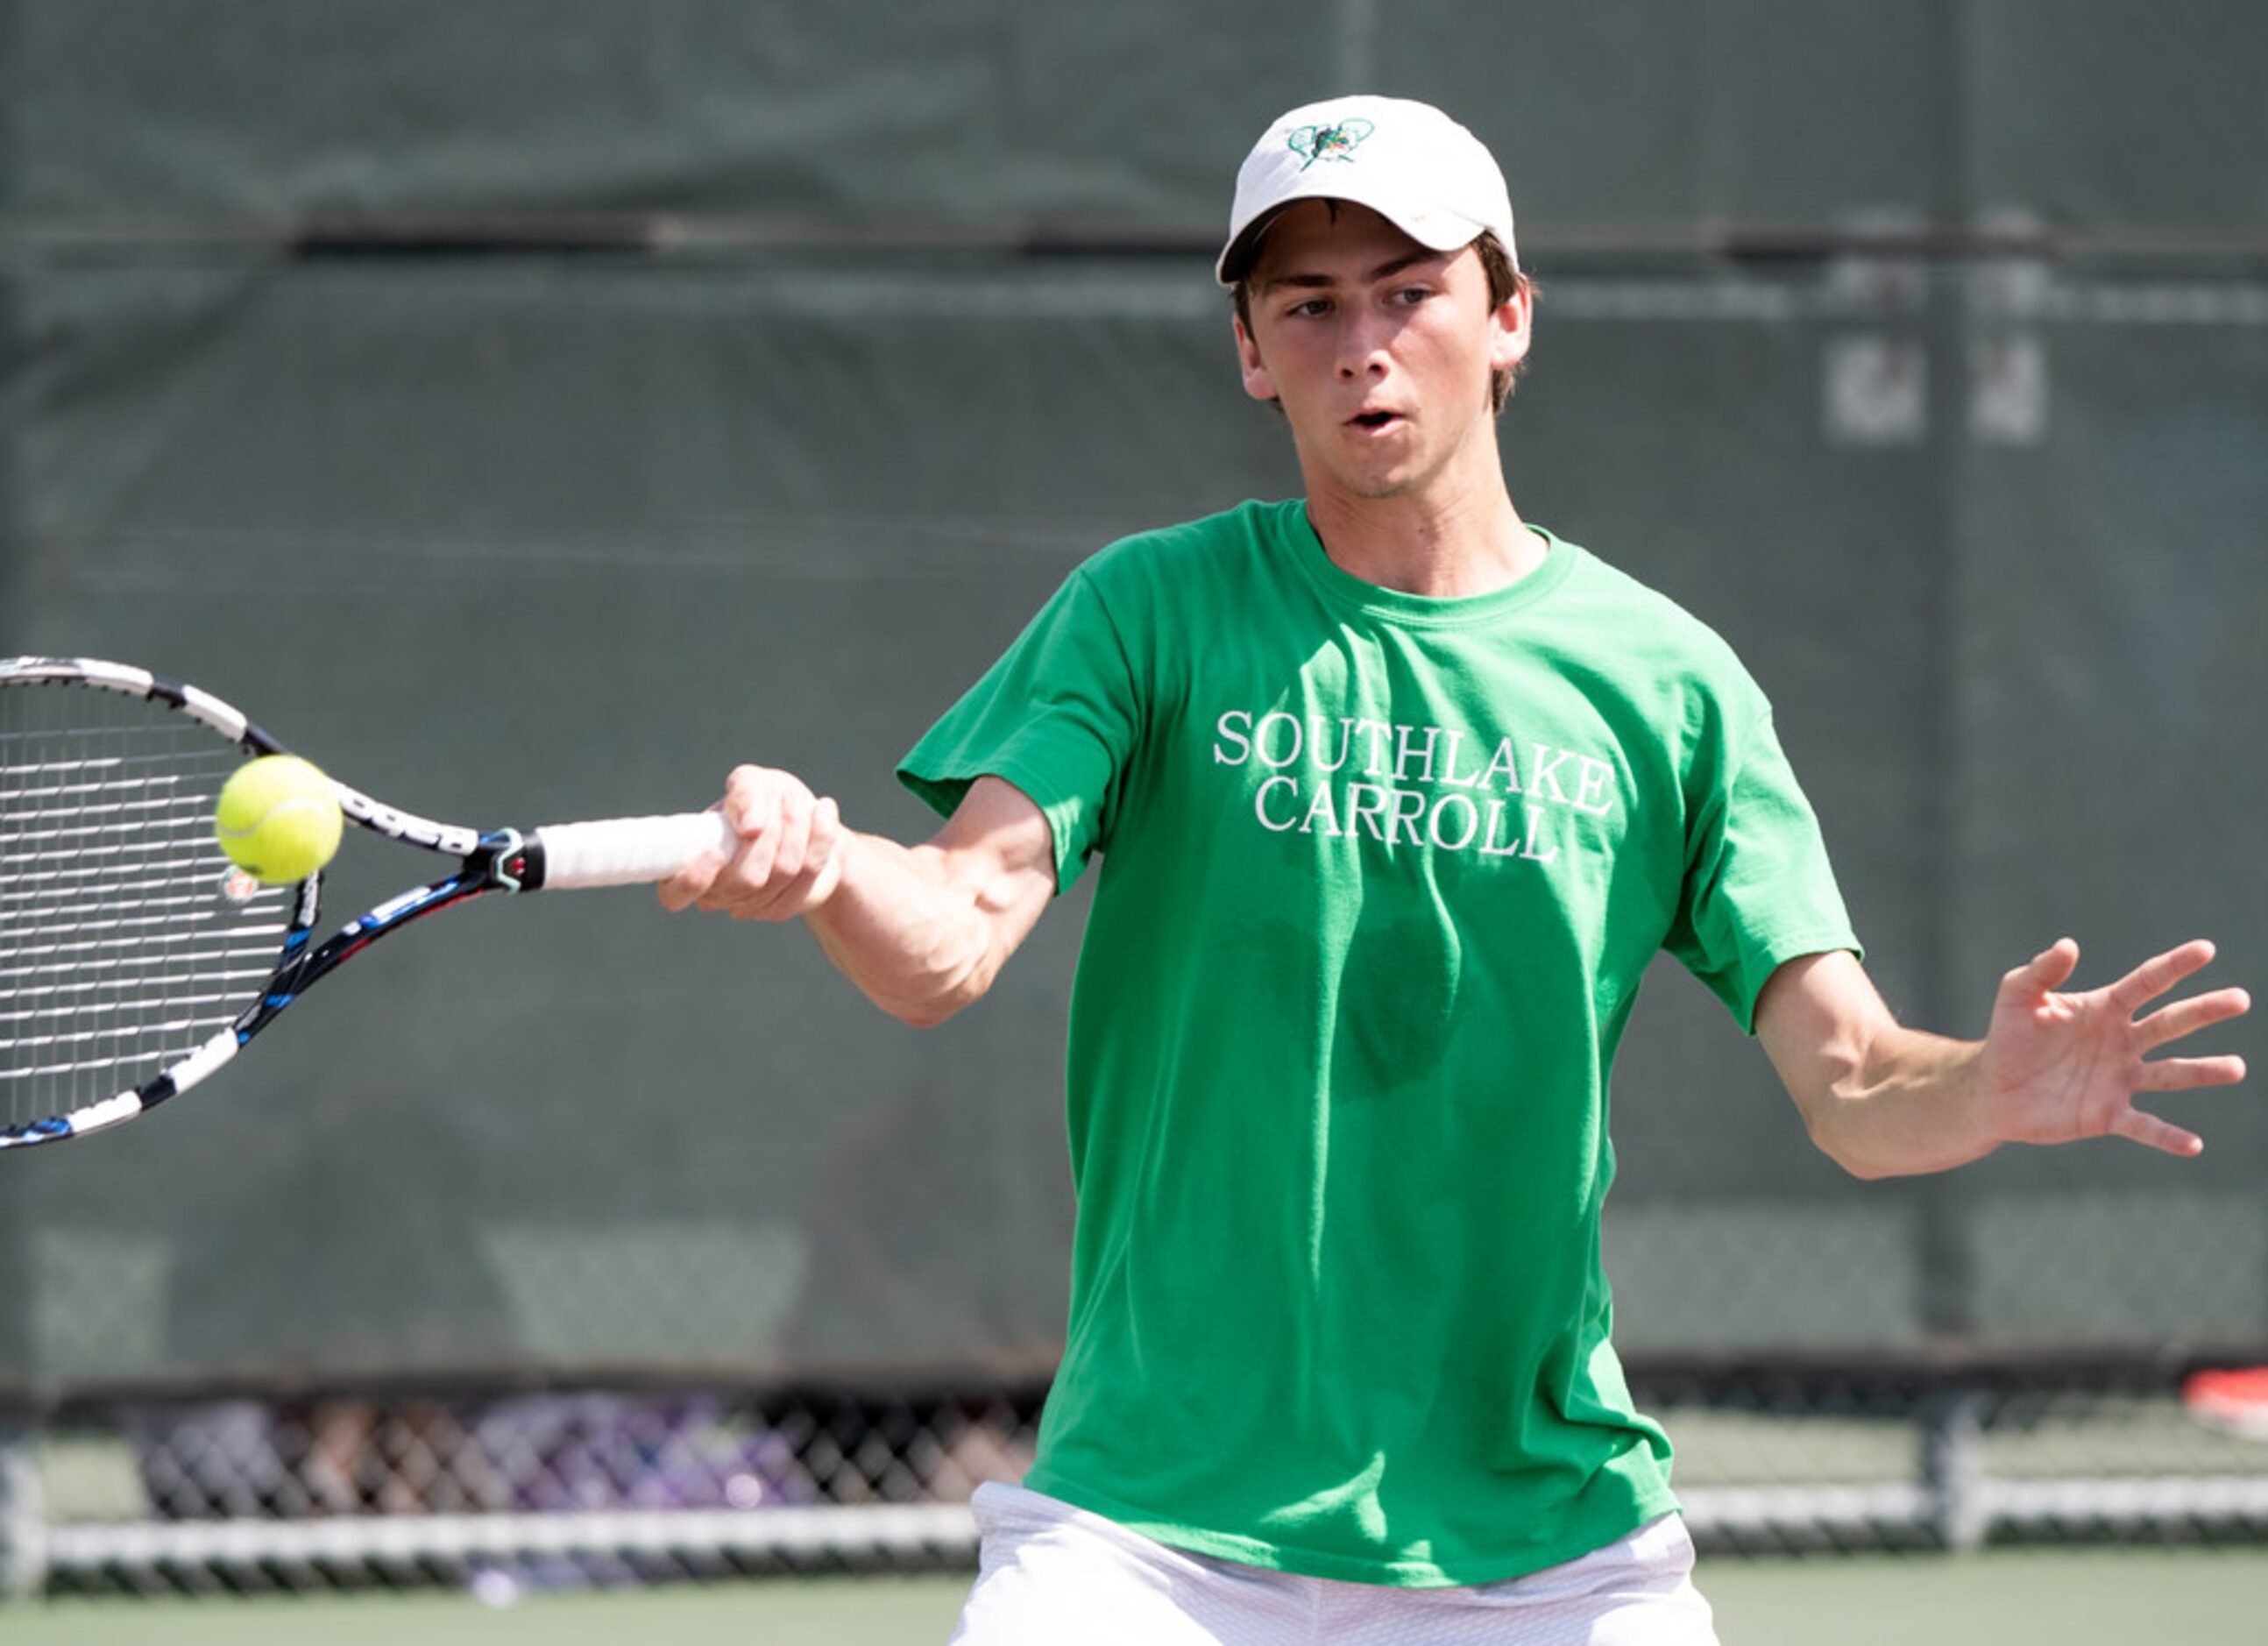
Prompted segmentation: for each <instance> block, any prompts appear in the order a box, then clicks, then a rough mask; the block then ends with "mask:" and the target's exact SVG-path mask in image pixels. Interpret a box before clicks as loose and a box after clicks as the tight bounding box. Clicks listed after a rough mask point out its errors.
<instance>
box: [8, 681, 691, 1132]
mask: <svg viewBox="0 0 2268 1646" xmlns="http://www.w3.org/2000/svg"><path fill="white" fill-rule="evenodd" d="M285 752H287V751H286V750H285V749H284V747H283V745H281V744H280V743H278V742H276V740H275V739H274V738H272V737H270V736H269V734H267V733H265V732H263V731H261V729H260V728H259V727H257V726H254V724H253V723H252V722H251V721H250V720H247V719H246V718H245V717H244V715H243V714H241V713H239V712H238V711H237V710H235V709H233V708H232V707H230V706H229V705H227V704H225V703H223V702H222V701H221V700H220V699H219V698H215V697H213V696H211V695H210V693H207V692H203V691H200V690H197V689H196V688H195V686H188V685H184V684H182V683H180V682H179V681H174V680H167V679H166V678H164V677H163V676H160V675H152V674H150V673H148V672H147V671H146V670H144V669H139V668H128V667H125V666H123V665H122V664H117V663H105V662H99V661H93V660H91V659H85V658H53V657H18V658H9V659H0V1092H4V1094H5V1107H4V1109H0V1149H10V1148H25V1147H26V1146H29V1145H33V1144H39V1143H54V1142H59V1141H61V1140H63V1139H65V1138H72V1137H78V1136H81V1135H83V1134H84V1133H88V1132H94V1131H99V1130H101V1129H102V1128H103V1127H105V1126H116V1125H117V1124H119V1123H120V1122H121V1121H124V1120H130V1119H132V1118H134V1117H135V1116H136V1115H139V1114H144V1113H146V1112H148V1111H150V1110H151V1109H154V1108H156V1107H157V1106H158V1104H159V1103H164V1102H165V1101H166V1099H167V1098H170V1097H176V1096H180V1094H181V1093H183V1092H185V1091H187V1090H188V1089H189V1088H190V1087H192V1086H195V1084H197V1082H198V1081H202V1080H204V1079H205V1078H206V1077H208V1076H209V1075H210V1074H212V1073H213V1072H214V1071H215V1070H216V1069H218V1068H220V1067H222V1066H223V1065H224V1064H225V1063H227V1062H228V1061H229V1060H230V1059H232V1058H234V1057H235V1056H236V1054H237V1053H238V1052H240V1051H241V1050H243V1048H244V1047H245V1045H246V1044H248V1043H249V1042H250V1041H251V1039H252V1037H254V1035H257V1034H258V1033H260V1031H261V1030H263V1029H265V1028H267V1027H268V1025H269V1024H270V1023H272V1022H275V1021H276V1018H277V1017H278V1016H280V1015H282V1014H283V1013H284V1010H285V1008H288V1007H290V1006H291V1003H292V1002H293V1001H294V1000H298V998H299V997H300V996H301V995H303V994H305V993H306V992H307V990H308V989H309V988H310V987H311V986H313V985H314V983H315V982H316V981H317V980H318V979H319V978H323V977H325V976H328V974H329V973H330V972H332V971H335V970H336V969H337V967H338V966H339V965H340V964H341V963H343V962H344V961H346V960H348V959H349V958H350V957H351V956H355V955H358V954H360V953H361V952H362V951H363V950H364V949H365V948H369V947H370V945H371V944H372V943H374V942H376V941H378V940H379V938H381V937H384V936H385V935H387V934H388V933H389V932H394V931H397V930H399V929H400V928H401V927H402V926H407V925H409V923H410V922H411V921H412V920H416V919H423V917H425V916H426V915H429V914H433V913H435V912H438V911H440V910H443V909H446V908H448V907H450V906H451V905H452V904H460V903H464V902H467V901H468V900H469V899H471V898H474V897H485V896H487V895H488V894H490V893H491V892H524V891H537V890H554V891H556V890H560V889H576V888H582V887H588V886H627V885H637V884H642V883H651V882H656V881H662V880H666V879H668V878H669V877H670V876H671V875H674V874H676V873H677V871H678V870H679V869H681V868H682V867H685V866H686V865H687V864H688V863H689V862H691V861H692V860H694V859H695V858H696V857H697V856H699V855H700V854H701V853H703V852H709V851H718V852H729V851H731V850H732V849H733V843H734V842H733V830H732V829H731V826H730V825H729V824H727V823H725V819H724V818H723V816H720V815H719V814H718V813H716V812H713V811H710V812H696V813H691V814H688V815H684V816H672V817H624V818H616V819H613V820H611V821H607V822H598V823H562V824H556V825H552V826H550V827H547V828H541V829H534V830H528V831H527V832H526V833H522V832H521V831H519V830H514V829H490V830H478V829H467V828H461V827H459V826H457V825H455V824H452V823H434V822H432V821H431V820H430V819H427V818H423V817H419V816H413V815H412V814H410V813H409V812H404V811H398V810H396V809H395V808H393V807H391V806H385V805H381V804H379V802H378V801H374V800H372V799H371V798H370V797H369V796H368V795H367V794H364V793H360V792H359V791H357V790H355V789H351V788H349V787H348V786H346V785H344V784H342V783H335V784H334V785H333V787H334V788H335V791H336V793H337V795H338V801H339V809H340V810H341V811H342V813H343V814H344V815H345V816H346V817H347V818H348V819H349V820H350V821H351V822H352V823H356V824H357V825H359V826H360V827H362V828H364V829H366V830H370V831H371V832H372V833H373V834H379V835H384V836H385V837H387V838H388V839H391V840H398V841H401V843H402V844H404V845H412V846H420V847H423V849H424V850H426V851H428V852H433V853H438V854H439V855H440V856H442V857H444V858H451V859H454V860H455V864H454V866H453V867H452V868H451V869H450V871H449V872H448V873H446V874H445V875H441V876H440V877H439V878H438V879H437V880H434V881H431V882H428V883H426V884H424V885H422V886H416V887H413V888H412V889H409V890H407V891H404V892H403V893H401V896H399V897H392V898H389V899H388V900H387V901H386V902H384V903H381V904H379V905H378V906H377V907H376V908H374V909H372V910H371V911H370V912H368V913H366V914H364V915H362V916H360V917H359V918H357V919H353V920H350V921H348V922H347V924H346V925H345V926H342V927H341V928H339V930H338V931H337V933H335V934H334V935H332V936H331V937H329V938H328V939H326V940H325V941H322V942H320V943H318V942H316V941H314V934H315V921H316V917H317V908H318V904H320V900H321V896H322V888H323V877H322V875H320V874H315V875H310V876H308V877H307V878H306V880H304V881H301V882H298V884H296V885H291V886H263V885H261V883H260V882H258V881H256V880H254V878H253V877H252V876H251V875H247V874H246V873H245V872H244V871H243V870H241V869H239V868H237V867H235V866H234V865H233V864H232V863H231V862H230V861H229V860H228V859H227V858H226V857H225V856H224V855H223V854H222V853H221V850H220V847H219V845H217V843H216V842H215V840H214V838H213V833H212V816H213V808H214V805H215V803H216V802H217V800H218V798H219V795H220V788H221V785H222V784H224V783H225V782H226V781H227V780H228V778H229V775H230V774H231V773H232V772H233V771H235V770H236V769H237V767H238V766H239V764H242V763H243V762H245V761H247V760H249V759H252V758H254V757H257V756H261V755H273V754H282V753H285Z"/></svg>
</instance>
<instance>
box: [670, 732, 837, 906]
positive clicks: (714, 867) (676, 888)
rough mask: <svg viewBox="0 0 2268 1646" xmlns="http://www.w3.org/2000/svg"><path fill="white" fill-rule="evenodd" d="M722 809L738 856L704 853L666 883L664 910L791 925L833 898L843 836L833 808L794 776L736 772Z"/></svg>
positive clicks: (762, 769) (766, 770)
mask: <svg viewBox="0 0 2268 1646" xmlns="http://www.w3.org/2000/svg"><path fill="white" fill-rule="evenodd" d="M717 809H718V810H719V811H721V812H723V813H724V814H725V816H726V817H727V818H729V819H730V820H731V821H732V823H733V830H734V831H735V832H736V833H738V835H739V836H740V848H739V850H737V851H735V852H734V853H733V855H732V856H731V857H729V858H725V857H720V856H719V855H718V854H717V853H714V852H709V853H703V854H702V855H701V856H700V857H698V858H696V859H695V860H694V861H693V862H691V863H690V864H689V865H687V866H686V867H685V869H684V871H683V872H682V873H681V874H680V875H677V876H676V877H675V878H674V879H672V880H667V881H664V882H662V884H661V887H660V897H661V906H662V907H663V908H665V909H667V910H669V911H670V912H673V913H674V912H677V911H679V910H681V909H689V908H695V907H699V908H702V909H706V910H708V911H710V912H712V913H717V914H729V915H731V916H732V917H733V919H736V920H792V919H795V918H796V917H797V916H798V915H803V914H808V913H810V912H811V911H812V910H814V909H815V908H817V907H818V906H819V905H820V904H822V903H824V902H826V901H827V899H828V897H829V896H830V895H832V894H833V892H834V890H835V887H836V882H837V881H839V880H840V879H841V878H842V873H843V842H844V832H845V831H844V830H843V821H842V818H841V816H839V815H838V813H837V812H836V805H835V802H834V801H832V800H828V799H824V798H822V797H821V796H819V795H816V794H814V793H812V792H811V789H810V787H809V786H807V785H806V784H805V782H804V781H803V779H800V778H799V777H797V776H796V775H795V774H794V773H793V772H791V771H777V770H775V769H773V768H771V767H770V766H739V767H736V768H734V770H733V775H732V776H731V777H730V778H729V779H726V780H725V798H724V799H723V800H721V801H718V803H717Z"/></svg>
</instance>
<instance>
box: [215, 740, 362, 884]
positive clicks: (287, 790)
mask: <svg viewBox="0 0 2268 1646" xmlns="http://www.w3.org/2000/svg"><path fill="white" fill-rule="evenodd" d="M342 822H343V820H342V818H341V817H340V816H339V802H338V797H337V796H336V795H335V794H334V793H332V792H331V780H330V779H328V778H327V777H325V776H324V775H323V774H322V773H321V772H320V771H317V770H315V768H314V767H313V766H312V765H309V764H307V763H306V761H304V760H302V759H300V758H299V757H298V756H297V755H262V756H261V757H260V758H259V759H257V760H247V762H245V763H244V764H242V765H240V766H239V767H238V768H237V769H236V774H235V775H234V776H233V777H232V778H230V779H229V780H228V781H227V782H226V783H225V784H224V785H223V786H222V787H221V791H220V804H219V805H217V807H215V808H213V838H215V839H216V840H217V841H219V842H220V849H221V850H222V851H224V852H225V853H228V857H229V861H231V862H232V863H234V864H235V865H236V866H237V867H239V868H241V869H245V870H247V871H248V872H249V873H250V874H252V875H254V876H256V877H257V878H258V879H260V880H261V881H262V882H265V883H266V884H268V885H270V886H288V885H290V884H291V882H294V881H301V880H305V879H306V878H307V876H308V875H312V874H313V873H314V872H315V871H316V870H317V869H319V868H320V867H323V865H324V864H326V863H328V862H329V861H330V860H331V858H332V856H333V855H334V854H335V853H336V852H337V851H338V849H339V830H340V828H341V826H342Z"/></svg>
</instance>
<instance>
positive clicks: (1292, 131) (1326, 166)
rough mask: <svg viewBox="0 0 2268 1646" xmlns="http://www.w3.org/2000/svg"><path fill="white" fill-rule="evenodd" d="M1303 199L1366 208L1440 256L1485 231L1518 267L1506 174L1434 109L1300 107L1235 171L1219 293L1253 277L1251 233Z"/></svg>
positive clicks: (1395, 100) (1388, 100)
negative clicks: (1249, 273)
mask: <svg viewBox="0 0 2268 1646" xmlns="http://www.w3.org/2000/svg"><path fill="white" fill-rule="evenodd" d="M1308 199H1326V200H1349V201H1352V202H1353V203H1355V204H1357V205H1361V206H1368V207H1369V208H1370V209H1371V210H1373V211H1375V212H1377V213H1378V214H1379V215H1380V216H1381V217H1382V218H1386V219H1387V221H1388V222H1389V223H1392V224H1393V225H1395V227H1397V228H1399V229H1400V230H1401V231H1402V232H1403V233H1405V234H1407V235H1408V236H1409V237H1410V239H1411V240H1416V241H1417V242H1418V244H1419V245H1421V246H1426V247H1432V249H1433V250H1435V251H1437V252H1447V251H1454V250H1456V248H1457V247H1460V246H1463V245H1466V244H1467V243H1469V241H1471V240H1474V239H1475V238H1476V237H1477V236H1478V235H1479V234H1480V233H1481V231H1482V230H1484V229H1486V230H1488V231H1489V232H1490V233H1493V234H1494V235H1495V236H1496V237H1497V239H1498V240H1499V241H1501V242H1502V243H1503V246H1504V249H1505V254H1506V255H1507V256H1509V257H1510V258H1511V259H1512V262H1513V268H1515V269H1517V268H1518V267H1519V266H1520V255H1519V253H1518V252H1517V250H1515V249H1514V247H1513V240H1512V198H1511V196H1510V195H1509V194H1508V193H1507V192H1506V189H1505V186H1504V173H1502V172H1501V171H1499V170H1498V169H1497V164H1496V160H1495V159H1494V157H1492V156H1491V154H1490V153H1489V151H1488V149H1487V148H1486V146H1484V144H1482V142H1481V140H1480V139H1479V138H1478V137H1475V136H1473V134H1472V133H1471V132H1469V131H1468V130H1466V129H1464V128H1463V127H1462V126H1461V125H1459V124H1458V123H1457V122H1455V121H1454V120H1452V119H1450V118H1449V117H1448V116H1447V114H1443V113H1442V112H1441V111H1440V109H1438V108H1435V107H1432V105H1431V104H1430V103H1416V102H1411V101H1410V100H1407V99H1405V98H1399V97H1335V98H1331V99H1329V100H1326V101H1324V102H1321V103H1307V104H1302V105H1301V106H1300V107H1298V108H1295V109H1293V110H1292V112H1291V113H1290V114H1285V115H1284V116H1283V117H1282V118H1281V119H1279V120H1278V121H1277V122H1275V123H1274V124H1273V125H1271V126H1270V127H1269V128H1268V129H1267V130H1266V131H1264V132H1263V133H1261V135H1260V141H1259V142H1257V143H1256V144H1253V145H1252V152H1251V153H1249V154H1248V155H1246V156H1245V157H1244V164H1243V165H1242V166H1240V167H1239V168H1238V169H1237V173H1236V203H1235V205H1234V206H1233V207H1232V208H1231V209H1230V210H1229V214H1228V239H1227V240H1226V243H1224V244H1223V245H1222V247H1221V249H1220V258H1219V262H1216V263H1214V265H1213V274H1214V277H1216V278H1217V279H1219V282H1220V283H1221V284H1223V285H1233V284H1236V281H1237V278H1238V277H1240V276H1241V275H1242V274H1244V273H1245V272H1246V271H1247V269H1248V268H1249V267H1250V264H1251V262H1252V255H1253V252H1254V250H1255V248H1256V247H1257V246H1258V245H1259V242H1260V235H1259V233H1257V232H1256V231H1257V230H1260V229H1263V228H1264V227H1265V225H1266V221H1267V218H1269V217H1270V215H1271V214H1272V213H1273V212H1275V211H1276V210H1278V208H1279V207H1282V206H1285V205H1288V204H1290V203H1292V201H1294V200H1308Z"/></svg>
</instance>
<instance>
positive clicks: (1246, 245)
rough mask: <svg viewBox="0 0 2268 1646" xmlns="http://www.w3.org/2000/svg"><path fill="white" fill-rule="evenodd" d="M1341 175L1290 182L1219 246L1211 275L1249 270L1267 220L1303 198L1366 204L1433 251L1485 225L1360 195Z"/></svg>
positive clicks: (1222, 279)
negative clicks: (1311, 183) (1318, 181)
mask: <svg viewBox="0 0 2268 1646" xmlns="http://www.w3.org/2000/svg"><path fill="white" fill-rule="evenodd" d="M1338 183H1339V180H1337V179H1331V180H1328V181H1327V182H1325V183H1324V185H1323V186H1321V187H1304V188H1291V189H1288V190H1286V191H1285V193H1284V194H1283V195H1282V196H1279V197H1278V198H1277V199H1274V200H1271V201H1270V202H1269V203H1268V204H1267V205H1265V206H1263V207H1262V208H1261V209H1260V210H1259V211H1257V212H1256V213H1255V214H1254V216H1253V217H1252V218H1251V219H1250V220H1249V221H1248V222H1247V223H1245V224H1244V225H1243V226H1242V227H1241V228H1239V229H1237V230H1236V231H1235V232H1234V233H1232V234H1231V235H1230V236H1229V239H1228V243H1227V244H1226V246H1223V247H1221V251H1220V255H1219V257H1218V258H1216V259H1215V260H1214V262H1213V268H1212V272H1213V278H1214V279H1215V280H1217V281H1219V283H1220V284H1222V285H1225V286H1233V285H1235V284H1238V283H1239V282H1240V281H1241V280H1242V279H1243V278H1244V277H1246V276H1247V275H1249V274H1250V273H1251V272H1252V265H1253V262H1255V261H1256V259H1257V258H1258V257H1259V255H1260V242H1261V240H1263V238H1264V237H1265V236H1266V234H1267V233H1268V227H1269V225H1270V224H1272V223H1273V222H1275V221H1276V219H1277V218H1278V217H1280V216H1281V215H1282V214H1283V212H1284V211H1285V209H1286V208H1287V207H1291V206H1295V205H1297V204H1299V203H1300V202H1301V201H1303V200H1343V201H1344V202H1345V203H1347V204H1349V205H1351V206H1365V207H1367V208H1368V209H1369V210H1373V211H1375V212H1376V213H1378V215H1379V216H1380V217H1381V218H1385V219H1386V220H1387V221H1388V223H1391V224H1392V225H1394V226H1395V228H1397V229H1400V230H1401V231H1402V232H1403V233H1404V234H1407V235H1408V236H1409V237H1410V239H1411V240H1416V241H1417V242H1418V244H1419V245H1420V246H1423V247H1427V248H1428V249H1430V250H1432V251H1437V252H1453V251H1455V250H1456V249H1457V248H1458V247H1461V246H1469V245H1471V244H1472V242H1473V241H1474V240H1477V239H1479V238H1480V236H1481V234H1482V233H1484V231H1485V230H1486V229H1487V227H1488V225H1486V224H1485V223H1476V222H1475V221H1473V220H1472V219H1471V218H1467V217H1464V216H1462V215H1461V214H1459V213H1456V212H1454V211H1449V210H1441V209H1436V210H1431V211H1425V212H1418V213H1413V212H1410V211H1407V210H1403V209H1402V206H1401V205H1400V204H1398V203H1397V204H1396V205H1395V206H1392V207H1389V206H1387V205H1382V204H1381V203H1378V202H1376V201H1373V200H1366V199H1364V198H1363V193H1362V191H1361V190H1360V189H1359V188H1346V187H1344V186H1333V185H1337V184H1338Z"/></svg>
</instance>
